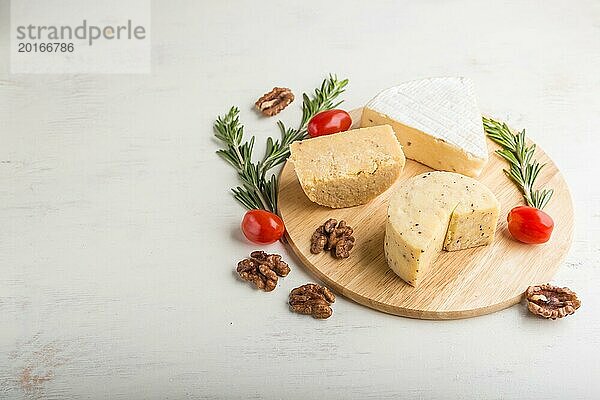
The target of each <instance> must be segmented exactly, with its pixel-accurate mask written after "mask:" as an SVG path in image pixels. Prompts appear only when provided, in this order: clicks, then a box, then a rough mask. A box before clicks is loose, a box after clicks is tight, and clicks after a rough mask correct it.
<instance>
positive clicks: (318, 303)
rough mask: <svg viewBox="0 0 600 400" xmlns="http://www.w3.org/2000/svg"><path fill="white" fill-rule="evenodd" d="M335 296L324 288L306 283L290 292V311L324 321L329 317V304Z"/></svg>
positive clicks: (331, 311)
mask: <svg viewBox="0 0 600 400" xmlns="http://www.w3.org/2000/svg"><path fill="white" fill-rule="evenodd" d="M333 302H335V295H334V294H333V293H332V292H331V290H329V289H328V288H326V287H325V286H321V285H317V284H316V283H307V284H306V285H302V286H300V287H297V288H295V289H294V290H292V291H291V292H290V297H289V304H290V309H291V310H292V311H294V312H296V313H299V314H306V315H312V316H313V318H317V319H326V318H329V317H331V314H333V310H332V309H331V304H332V303H333Z"/></svg>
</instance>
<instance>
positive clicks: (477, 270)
mask: <svg viewBox="0 0 600 400" xmlns="http://www.w3.org/2000/svg"><path fill="white" fill-rule="evenodd" d="M361 112H362V110H360V109H359V110H355V111H353V112H352V113H351V114H352V116H353V120H354V121H357V122H358V121H360V113H361ZM356 125H358V124H356ZM488 148H489V151H490V155H489V162H488V164H487V166H486V167H485V169H484V171H483V173H482V174H481V176H480V177H479V178H478V179H479V180H480V181H481V182H482V183H484V184H485V185H486V186H487V187H489V188H490V189H491V190H492V192H494V194H495V195H496V197H497V198H498V200H499V201H500V204H501V210H500V218H499V221H498V227H497V231H496V238H495V240H494V242H493V243H492V244H491V245H489V246H483V247H478V248H473V249H468V250H462V251H455V252H441V253H440V255H439V257H438V258H437V260H436V261H435V263H434V265H433V266H432V267H431V269H430V270H429V271H428V272H427V274H426V275H425V276H424V277H423V279H422V281H421V283H420V284H419V286H418V287H416V288H415V287H412V286H410V285H408V284H406V283H405V282H404V281H403V280H402V279H400V278H399V277H398V276H397V275H396V274H395V273H394V272H393V271H392V270H390V269H389V268H388V266H387V262H386V260H385V255H384V253H383V239H384V234H385V219H386V215H387V203H388V199H389V197H390V195H391V194H392V193H393V191H394V186H395V185H397V184H398V183H400V182H402V181H404V180H406V179H408V178H410V177H412V176H415V175H418V174H421V173H423V172H427V171H431V169H430V168H429V167H426V166H425V165H422V164H419V163H417V162H415V161H412V160H407V161H406V166H405V167H404V171H403V172H402V175H401V176H400V178H399V179H398V181H397V182H396V184H395V185H394V186H392V187H391V188H390V189H389V190H387V191H386V192H385V193H383V194H382V195H380V196H379V197H377V198H376V199H374V200H373V201H371V202H370V203H368V204H365V205H362V206H357V207H351V208H344V209H331V208H328V207H323V206H320V205H318V204H315V203H313V202H311V201H310V200H309V199H308V198H307V197H306V195H305V194H304V192H303V191H302V187H301V186H300V183H299V182H298V179H297V177H296V174H295V172H294V167H293V165H292V164H291V163H290V162H288V163H286V164H285V166H284V168H283V170H282V172H281V176H280V179H279V211H280V213H281V216H282V217H283V220H284V223H285V226H286V229H287V239H288V241H289V243H290V245H291V247H292V249H293V250H294V252H295V253H296V255H297V256H298V258H299V259H300V261H301V262H302V263H303V264H304V265H305V266H306V267H307V268H308V269H309V270H310V271H311V272H312V273H313V274H314V275H315V276H316V277H317V278H319V279H320V280H322V281H323V282H324V283H325V284H326V285H327V286H329V287H330V288H332V289H334V290H335V291H336V292H337V293H340V294H342V295H344V296H346V297H348V298H350V299H352V300H354V301H356V302H357V303H360V304H363V305H365V306H367V307H371V308H374V309H376V310H379V311H383V312H386V313H390V314H395V315H401V316H404V317H412V318H423V319H458V318H467V317H473V316H477V315H483V314H488V313H491V312H494V311H498V310H502V309H504V308H506V307H509V306H511V305H513V304H516V303H518V302H519V301H520V299H521V297H522V294H523V292H524V291H525V289H526V288H527V287H528V286H529V285H532V284H539V283H545V282H548V281H549V280H550V279H551V278H552V276H553V275H554V273H555V272H556V270H557V269H558V267H559V265H560V263H561V261H562V259H563V258H564V257H565V255H566V254H567V252H568V250H569V247H570V245H571V240H572V235H573V205H572V202H571V196H570V194H569V189H568V187H567V184H566V182H565V181H564V179H563V177H562V175H561V174H560V172H559V171H558V169H557V167H556V165H555V164H554V163H553V162H552V160H550V158H548V156H547V155H546V154H545V153H544V151H543V150H542V149H540V148H539V147H538V148H537V150H536V156H535V157H536V158H537V159H538V160H539V161H540V162H542V163H546V167H545V168H544V169H543V170H542V172H541V173H540V176H539V177H538V178H537V184H538V185H541V186H544V187H546V188H553V189H554V196H553V197H552V199H551V200H550V203H549V204H548V206H547V207H546V209H545V211H546V212H547V213H548V214H550V215H551V216H552V218H553V219H554V223H555V228H554V232H553V234H552V238H551V239H550V241H549V242H548V243H546V244H543V245H527V244H522V243H520V242H517V241H515V240H514V239H512V237H511V236H510V233H509V232H508V229H507V224H506V215H507V214H508V212H509V211H510V209H511V208H513V207H515V206H517V205H521V204H523V200H522V196H521V194H520V192H519V191H518V189H517V188H516V187H515V185H514V184H513V183H512V182H511V181H510V180H509V179H508V178H507V177H506V176H505V175H504V173H503V172H502V169H503V168H506V166H507V164H506V162H505V161H504V160H502V159H501V158H500V157H499V156H497V155H496V154H494V150H496V149H498V146H497V145H496V144H494V143H493V142H491V141H489V140H488ZM328 218H336V219H337V220H342V219H343V220H346V222H347V223H348V225H350V226H352V227H353V228H354V236H355V238H356V246H355V247H354V249H353V250H352V252H351V254H350V257H349V258H346V259H342V260H337V259H334V258H333V257H332V256H331V255H330V254H329V253H328V252H322V253H321V254H317V255H315V254H311V253H310V237H311V235H312V234H313V232H314V231H315V229H316V228H317V227H318V226H319V225H321V224H323V222H325V221H326V220H327V219H328Z"/></svg>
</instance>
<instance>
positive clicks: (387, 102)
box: [361, 77, 488, 177]
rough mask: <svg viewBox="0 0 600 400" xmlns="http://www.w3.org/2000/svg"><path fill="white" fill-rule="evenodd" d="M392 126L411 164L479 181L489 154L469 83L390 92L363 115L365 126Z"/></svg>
mask: <svg viewBox="0 0 600 400" xmlns="http://www.w3.org/2000/svg"><path fill="white" fill-rule="evenodd" d="M382 124H389V125H391V127H392V128H393V129H394V132H395V133H396V136H397V137H398V140H399V141H400V144H402V146H403V150H404V154H405V155H406V157H407V158H410V159H412V160H415V161H418V162H420V163H422V164H425V165H428V166H429V167H431V168H433V169H436V170H442V171H451V172H458V173H461V174H463V175H467V176H472V177H476V176H479V174H480V173H481V170H482V169H483V167H484V166H485V164H486V163H487V159H488V149H487V144H486V139H485V134H484V131H483V123H482V119H481V113H480V112H479V109H478V107H477V102H476V99H475V92H474V89H473V85H472V83H471V81H470V80H468V79H466V78H453V77H448V78H429V79H422V80H417V81H412V82H406V83H403V84H401V85H398V86H394V87H392V88H389V89H386V90H384V91H383V92H381V93H379V94H378V95H377V96H375V98H373V99H372V100H371V101H370V102H369V103H368V104H367V105H366V106H365V107H364V110H363V114H362V118H361V126H363V127H364V126H376V125H382Z"/></svg>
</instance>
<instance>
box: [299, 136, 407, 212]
mask: <svg viewBox="0 0 600 400" xmlns="http://www.w3.org/2000/svg"><path fill="white" fill-rule="evenodd" d="M290 152H291V156H290V160H291V161H292V163H293V164H294V169H295V171H296V175H297V176H298V180H299V181H300V185H301V186H302V189H303V190H304V193H306V195H307V196H308V198H309V199H310V200H311V201H313V202H315V203H317V204H321V205H323V206H327V207H331V208H343V207H352V206H356V205H359V204H365V203H367V202H368V201H370V200H372V199H373V198H375V197H376V196H378V195H379V194H381V193H383V192H384V191H385V190H386V189H387V188H389V187H390V186H391V185H392V184H393V183H394V182H395V181H396V179H397V178H398V176H399V175H400V173H401V172H402V169H403V168H404V163H405V161H406V159H405V158H404V153H403V152H402V147H401V146H400V143H398V140H397V139H396V136H395V135H394V131H393V130H392V128H391V127H390V126H389V125H382V126H376V127H372V128H362V129H354V130H350V131H347V132H340V133H336V134H333V135H326V136H320V137H316V138H313V139H307V140H303V141H299V142H294V143H292V144H291V145H290Z"/></svg>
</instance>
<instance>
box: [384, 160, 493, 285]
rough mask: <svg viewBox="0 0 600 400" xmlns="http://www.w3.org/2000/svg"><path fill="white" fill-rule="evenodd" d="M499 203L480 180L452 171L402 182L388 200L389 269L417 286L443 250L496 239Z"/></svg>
mask: <svg viewBox="0 0 600 400" xmlns="http://www.w3.org/2000/svg"><path fill="white" fill-rule="evenodd" d="M498 209H499V204H498V200H497V199H496V197H495V196H494V194H493V193H492V192H491V191H490V190H489V189H488V188H487V187H486V186H485V185H483V184H482V183H480V182H479V181H477V180H475V179H472V178H469V177H467V176H464V175H461V174H457V173H452V172H440V171H434V172H427V173H424V174H421V175H417V176H415V177H413V178H410V179H409V180H407V181H405V182H403V183H402V184H400V185H399V186H398V188H397V190H396V191H395V192H394V194H393V195H392V198H391V199H390V203H389V208H388V217H387V223H386V230H385V245H384V247H385V256H386V259H387V262H388V264H389V266H390V268H391V269H392V270H393V271H394V272H395V273H396V274H397V275H398V276H400V277H401V278H402V279H404V280H405V281H406V282H407V283H408V284H410V285H412V286H417V284H418V283H419V280H420V277H421V276H423V275H424V274H426V273H427V270H429V269H430V266H431V264H432V263H433V262H434V261H435V259H436V258H437V256H438V253H439V252H440V251H442V250H447V251H454V250H463V249H468V248H471V247H476V246H483V245H487V244H489V243H491V242H492V241H493V240H494V234H495V231H496V224H497V221H498Z"/></svg>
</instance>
